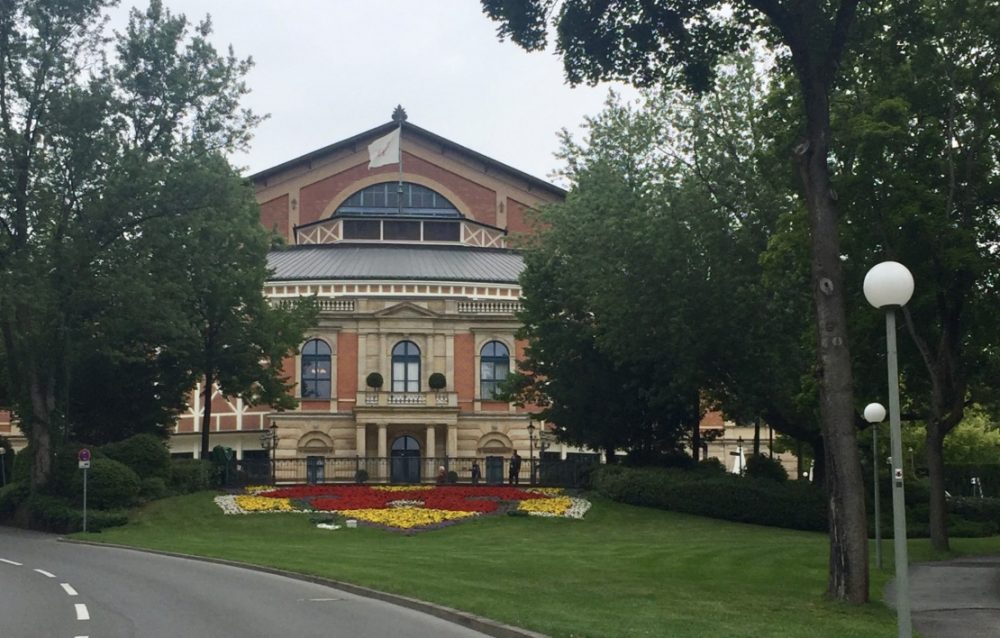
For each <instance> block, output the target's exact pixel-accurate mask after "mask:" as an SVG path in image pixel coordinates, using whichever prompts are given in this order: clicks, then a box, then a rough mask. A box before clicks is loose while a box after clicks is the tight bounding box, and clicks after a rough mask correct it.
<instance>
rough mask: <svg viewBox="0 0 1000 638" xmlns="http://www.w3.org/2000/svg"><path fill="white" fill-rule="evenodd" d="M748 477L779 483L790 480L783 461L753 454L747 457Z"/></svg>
mask: <svg viewBox="0 0 1000 638" xmlns="http://www.w3.org/2000/svg"><path fill="white" fill-rule="evenodd" d="M746 475H747V477H749V478H757V479H767V480H770V481H777V482H778V483H784V482H785V481H787V480H788V472H787V471H786V470H785V466H784V465H782V464H781V461H779V460H778V459H772V458H770V457H768V456H764V455H763V454H751V455H750V456H749V457H747V466H746Z"/></svg>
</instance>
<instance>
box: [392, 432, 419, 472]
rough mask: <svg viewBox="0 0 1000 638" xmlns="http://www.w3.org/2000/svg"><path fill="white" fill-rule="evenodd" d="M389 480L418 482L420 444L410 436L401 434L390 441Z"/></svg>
mask: <svg viewBox="0 0 1000 638" xmlns="http://www.w3.org/2000/svg"><path fill="white" fill-rule="evenodd" d="M389 480H390V481H392V482H393V483H419V482H420V444H419V443H418V442H417V440H416V439H415V438H413V437H412V436H401V437H399V438H398V439H396V440H395V441H393V442H392V467H391V469H390V473H389Z"/></svg>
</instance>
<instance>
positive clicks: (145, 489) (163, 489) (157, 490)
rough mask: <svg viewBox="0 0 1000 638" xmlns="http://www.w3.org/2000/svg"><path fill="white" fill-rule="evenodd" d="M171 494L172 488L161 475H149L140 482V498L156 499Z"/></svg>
mask: <svg viewBox="0 0 1000 638" xmlns="http://www.w3.org/2000/svg"><path fill="white" fill-rule="evenodd" d="M168 496H170V488H168V487H167V482H166V480H164V479H163V477H161V476H147V477H145V478H143V479H141V480H140V482H139V498H140V499H142V500H144V501H156V500H159V499H161V498H166V497H168Z"/></svg>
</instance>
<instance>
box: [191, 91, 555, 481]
mask: <svg viewBox="0 0 1000 638" xmlns="http://www.w3.org/2000/svg"><path fill="white" fill-rule="evenodd" d="M393 117H394V120H393V121H391V122H388V123H386V124H384V125H382V126H379V127H377V128H374V129H372V130H369V131H366V132H364V133H361V134H359V135H356V136H354V137H352V138H350V139H347V140H344V141H341V142H338V143H336V144H333V145H331V146H327V147H325V148H322V149H319V150H317V151H314V152H312V153H309V154H307V155H304V156H302V157H299V158H296V159H293V160H291V161H288V162H286V163H284V164H281V165H279V166H275V167H274V168H270V169H267V170H265V171H262V172H260V173H257V174H256V175H253V176H251V179H252V180H253V182H254V184H255V186H256V192H257V198H258V201H259V202H260V205H261V223H263V224H264V225H265V226H266V227H267V228H269V229H272V230H274V231H275V232H276V233H277V234H279V235H280V236H282V237H283V238H284V239H285V240H286V242H287V247H286V248H284V249H281V250H276V251H274V252H273V253H272V254H271V255H270V256H269V261H270V266H271V268H272V269H273V275H272V277H271V279H270V281H269V282H268V284H267V286H266V288H265V294H266V295H267V296H268V297H269V298H270V299H271V300H272V302H273V303H275V304H291V303H296V302H297V300H299V299H302V298H304V297H314V298H315V299H316V300H317V301H318V304H319V308H320V316H319V322H318V325H316V326H315V328H314V329H313V330H312V332H311V333H310V334H309V335H307V337H306V339H305V340H304V342H303V344H302V345H301V347H300V354H299V355H298V356H297V357H295V358H294V360H288V361H286V362H285V370H286V372H287V373H288V374H289V375H294V381H295V384H296V386H295V387H296V391H297V393H298V399H299V408H298V409H296V410H294V411H289V412H280V413H279V412H272V411H270V410H269V409H268V408H266V407H248V406H245V405H243V404H242V403H240V402H239V401H236V400H234V399H229V398H226V397H222V396H216V397H215V398H214V399H213V401H214V403H213V409H212V414H213V422H212V424H211V427H212V445H219V444H221V445H224V446H228V447H231V448H233V449H234V451H235V454H236V456H237V458H239V459H241V460H244V461H252V460H253V459H260V460H261V461H267V460H268V459H269V458H271V457H272V454H273V458H274V459H275V460H276V463H274V467H273V471H274V474H275V476H274V478H275V479H277V480H278V481H279V482H283V481H297V482H300V481H315V482H323V481H331V480H339V481H344V480H355V478H357V477H358V476H359V470H362V471H363V474H361V476H367V477H368V479H369V480H371V481H389V482H401V483H411V482H424V481H433V480H435V478H436V477H437V475H438V473H439V472H440V469H441V467H445V468H447V471H455V472H457V473H458V474H459V476H460V478H461V480H463V481H468V480H470V478H471V471H472V462H473V461H474V460H478V462H479V464H480V472H481V475H482V480H483V482H486V481H487V480H490V481H493V482H496V481H499V480H501V479H502V480H506V479H507V476H506V460H507V459H508V458H509V457H510V455H511V454H512V452H513V451H514V450H515V449H516V450H517V451H518V452H519V454H520V455H521V456H522V457H524V458H525V459H528V458H529V456H530V455H532V454H534V456H535V458H538V453H539V450H538V444H539V443H540V441H539V437H538V435H537V434H538V433H534V435H533V433H532V430H529V428H528V426H529V424H530V421H529V418H528V414H527V413H526V412H525V411H524V410H523V409H519V408H517V407H515V406H513V405H511V404H508V403H506V402H503V401H500V400H498V399H497V398H496V397H495V396H494V393H495V391H496V388H497V387H498V386H499V384H500V383H501V382H502V381H503V379H504V378H506V376H507V373H508V372H510V371H511V370H513V369H514V366H515V362H516V360H517V358H518V356H520V355H521V354H522V353H523V349H524V344H523V343H522V342H520V341H518V340H517V339H516V338H515V333H516V331H517V328H518V321H517V318H516V312H517V311H518V310H519V309H520V302H519V299H520V295H521V290H520V287H519V286H518V282H517V279H518V276H519V274H520V272H521V270H522V269H523V261H522V259H521V257H520V255H519V254H518V253H517V252H516V251H515V250H514V249H513V248H512V247H513V246H515V245H516V242H517V237H518V236H519V235H522V234H524V233H526V232H528V231H529V228H530V226H529V223H528V221H527V219H526V213H527V211H528V210H530V209H532V208H534V207H537V206H539V205H542V204H545V203H547V202H553V201H559V200H561V199H562V198H563V196H564V194H565V193H564V191H563V190H562V189H560V188H557V187H555V186H553V185H551V184H548V183H546V182H544V181H542V180H539V179H537V178H535V177H532V176H530V175H527V174H525V173H523V172H521V171H518V170H516V169H514V168H511V167H509V166H506V165H504V164H501V163H500V162H497V161H495V160H493V159H490V158H488V157H485V156H483V155H481V154H479V153H476V152H475V151H472V150H470V149H468V148H465V147H463V146H460V145H458V144H456V143H454V142H452V141H450V140H447V139H445V138H443V137H440V136H438V135H435V134H434V133H431V132H429V131H427V130H424V129H422V128H419V127H417V126H414V125H413V124H410V123H409V122H407V121H406V120H405V113H402V110H401V109H397V112H396V114H394V116H393ZM393 143H396V144H398V146H397V147H396V148H397V149H398V151H396V152H397V153H398V155H392V148H393V147H392V144H393ZM370 147H372V149H377V151H376V150H372V149H370ZM386 148H388V149H389V151H388V153H389V156H386V152H384V151H385V149H386ZM376 153H380V154H379V155H377V156H376ZM373 373H377V375H375V376H378V377H379V378H380V379H382V380H383V383H382V384H381V385H380V386H379V387H373V386H370V385H368V381H369V378H370V377H371V376H372V375H373ZM442 376H443V384H442V383H441V381H442V379H441V377H442ZM432 377H435V379H434V380H432ZM201 407H202V406H200V405H199V404H198V403H197V402H196V401H194V402H192V404H191V406H190V409H189V411H188V413H187V414H185V415H183V417H182V418H181V419H180V420H179V422H178V424H177V427H176V428H175V430H176V431H175V433H174V435H173V437H172V441H171V447H172V450H173V451H174V453H176V454H182V455H192V456H196V455H197V454H198V448H199V428H200V412H201ZM272 425H274V426H277V427H276V428H275V429H274V430H273V433H274V434H276V437H275V436H272V435H271V433H272ZM532 436H533V438H532ZM275 438H276V448H275V449H274V450H273V451H270V450H269V449H268V448H270V447H272V446H273V443H272V441H273V440H274V439H275ZM533 444H534V446H535V449H534V451H533V450H532V449H531V447H532V445H533ZM528 471H529V470H528V464H527V463H526V464H525V467H524V475H523V477H522V480H525V481H527V480H530V478H529V476H528Z"/></svg>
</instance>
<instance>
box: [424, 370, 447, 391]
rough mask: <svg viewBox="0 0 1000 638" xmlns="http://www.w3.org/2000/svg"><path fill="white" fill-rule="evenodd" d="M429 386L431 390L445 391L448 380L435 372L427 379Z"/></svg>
mask: <svg viewBox="0 0 1000 638" xmlns="http://www.w3.org/2000/svg"><path fill="white" fill-rule="evenodd" d="M427 385H428V386H429V387H430V389H431V390H444V388H445V386H446V385H448V379H446V378H445V376H444V375H443V374H441V373H440V372H435V373H433V374H431V376H429V377H428V378H427Z"/></svg>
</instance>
